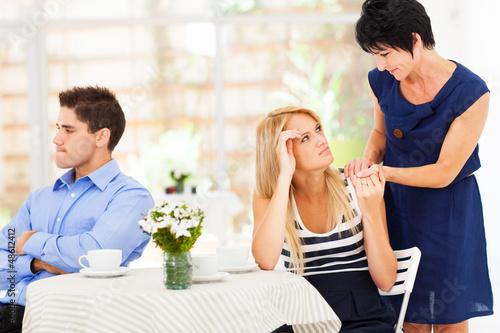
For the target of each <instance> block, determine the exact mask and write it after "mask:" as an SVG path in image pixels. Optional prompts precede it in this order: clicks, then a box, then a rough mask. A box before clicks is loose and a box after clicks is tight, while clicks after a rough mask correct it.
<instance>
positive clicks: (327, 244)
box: [252, 107, 397, 333]
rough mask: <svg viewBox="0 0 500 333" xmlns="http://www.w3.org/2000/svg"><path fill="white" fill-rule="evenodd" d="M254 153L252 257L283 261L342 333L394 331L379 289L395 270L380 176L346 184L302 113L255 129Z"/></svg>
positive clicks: (316, 122) (280, 115)
mask: <svg viewBox="0 0 500 333" xmlns="http://www.w3.org/2000/svg"><path fill="white" fill-rule="evenodd" d="M256 153H257V159H256V177H257V184H256V190H255V192H254V196H253V214H254V219H255V225H254V232H253V242H252V253H253V256H254V258H255V261H256V262H257V263H258V264H259V266H260V268H262V269H266V270H271V269H274V268H275V266H276V264H277V263H278V260H279V258H280V255H281V256H282V258H283V261H284V263H285V267H286V268H287V269H288V270H290V271H292V272H295V273H298V274H301V275H303V276H304V277H305V278H306V279H307V280H308V281H309V282H310V283H311V284H312V285H313V286H314V287H316V289H318V291H319V292H320V293H321V294H322V295H323V297H324V298H325V299H326V300H327V302H328V303H329V304H330V306H331V307H332V308H333V310H334V311H335V313H336V314H337V315H338V316H339V318H340V320H341V321H342V330H341V332H354V331H355V332H357V333H360V332H377V333H383V332H393V331H394V329H393V324H394V322H395V319H396V318H395V316H394V314H393V312H392V311H389V310H388V308H386V307H385V306H384V305H383V304H382V302H381V299H380V297H379V294H378V291H377V287H378V288H380V289H382V290H388V289H390V288H391V287H392V286H393V284H394V282H395V278H396V269H397V268H396V266H397V263H396V258H395V256H394V253H393V251H392V248H391V246H390V245H389V238H388V234H387V227H386V221H385V210H384V202H383V193H384V186H385V180H384V178H383V175H382V174H372V175H371V176H370V177H368V178H365V179H363V180H361V179H357V180H356V181H355V182H354V183H353V184H351V182H350V181H349V180H346V179H345V178H344V177H343V174H341V173H340V172H339V170H338V169H336V168H333V167H332V166H331V164H332V162H333V155H332V153H331V151H330V148H329V146H328V141H327V139H326V137H325V135H324V133H323V130H322V128H321V122H320V119H319V117H318V116H317V115H316V113H314V112H313V111H311V110H307V109H304V108H300V107H284V108H281V109H277V110H274V111H273V112H271V113H269V114H268V115H267V116H266V117H265V118H264V119H263V120H262V121H261V122H260V123H259V125H258V127H257V152H256ZM362 182H363V183H362ZM275 332H293V330H292V328H291V327H290V326H283V327H281V328H279V329H278V330H276V331H275Z"/></svg>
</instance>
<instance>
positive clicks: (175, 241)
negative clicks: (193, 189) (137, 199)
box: [138, 202, 205, 253]
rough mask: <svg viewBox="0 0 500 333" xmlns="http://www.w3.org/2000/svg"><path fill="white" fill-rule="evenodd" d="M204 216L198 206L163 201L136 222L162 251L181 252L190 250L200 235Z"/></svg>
mask: <svg viewBox="0 0 500 333" xmlns="http://www.w3.org/2000/svg"><path fill="white" fill-rule="evenodd" d="M204 217H205V214H204V212H203V211H202V210H201V209H200V208H196V209H193V208H190V207H189V206H188V205H187V204H186V203H184V202H183V203H182V204H178V203H174V204H169V203H167V202H165V203H163V204H161V205H159V206H156V207H154V208H153V209H151V210H150V211H149V212H148V215H146V216H145V217H144V218H143V219H142V220H140V221H139V222H138V223H139V225H140V226H141V228H142V229H143V230H144V232H146V233H148V234H150V235H151V236H152V237H153V241H154V242H155V243H156V245H157V246H159V247H160V248H161V249H162V250H163V251H164V252H167V253H182V252H188V251H189V250H191V248H192V247H193V246H194V243H196V240H197V239H198V237H200V235H201V224H202V222H203V219H204Z"/></svg>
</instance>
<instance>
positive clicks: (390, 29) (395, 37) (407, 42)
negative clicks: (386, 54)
mask: <svg viewBox="0 0 500 333" xmlns="http://www.w3.org/2000/svg"><path fill="white" fill-rule="evenodd" d="M413 33H417V34H419V35H420V37H421V39H422V42H423V45H424V47H425V48H427V49H432V48H434V45H435V42H434V36H433V34H432V27H431V20H430V18H429V16H428V15H427V13H426V12H425V8H424V7H423V6H422V5H421V4H420V3H419V2H418V1H416V0H366V1H365V2H364V3H363V7H362V11H361V17H360V18H359V19H358V21H357V23H356V40H357V42H358V44H359V45H360V46H361V48H362V49H363V50H364V51H365V52H368V53H374V52H375V51H377V50H381V49H384V48H387V47H390V48H393V49H399V50H403V51H408V52H410V53H411V55H412V56H413V43H414V40H415V39H414V36H413Z"/></svg>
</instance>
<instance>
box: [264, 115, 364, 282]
mask: <svg viewBox="0 0 500 333" xmlns="http://www.w3.org/2000/svg"><path fill="white" fill-rule="evenodd" d="M298 113H303V114H307V115H309V116H311V117H312V118H313V119H314V120H315V121H316V122H318V124H320V125H321V121H320V119H319V117H318V115H317V114H316V113H315V112H314V111H311V110H308V109H305V108H301V107H296V106H286V107H283V108H280V109H276V110H274V111H272V112H270V113H268V114H267V116H266V117H265V118H264V119H262V120H261V121H260V122H259V124H258V125H257V133H256V168H255V169H256V190H257V193H258V194H259V195H260V196H262V197H264V198H271V197H272V196H273V194H274V190H275V188H276V184H277V182H278V176H279V165H278V159H277V156H276V146H277V144H278V138H279V135H280V133H281V132H282V131H283V128H284V126H285V124H286V123H287V122H288V120H289V119H290V118H291V117H293V116H294V115H296V114H298ZM324 172H325V179H326V187H327V191H328V205H327V214H328V215H327V216H328V221H330V223H331V225H330V227H331V230H333V229H334V228H335V227H336V226H337V225H340V223H341V222H342V219H343V218H345V219H346V220H347V221H348V223H349V227H350V228H351V230H352V231H353V232H355V231H356V226H355V224H354V213H353V210H352V207H351V205H350V203H349V193H348V191H347V188H346V186H345V180H344V178H343V177H342V175H341V173H340V172H339V170H338V169H337V168H333V167H331V166H329V167H328V168H326V169H325V171H324ZM293 193H294V187H293V184H291V185H290V191H289V194H288V207H287V214H286V231H285V235H286V236H285V237H286V242H287V243H288V245H289V247H290V258H291V267H290V269H292V270H294V271H295V272H297V273H299V274H302V273H303V272H304V255H303V253H302V242H301V240H300V238H299V236H298V235H297V232H296V230H297V225H296V224H297V222H296V221H295V218H294V211H293V204H292V198H293ZM339 233H340V228H339Z"/></svg>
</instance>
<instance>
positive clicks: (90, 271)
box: [80, 267, 130, 277]
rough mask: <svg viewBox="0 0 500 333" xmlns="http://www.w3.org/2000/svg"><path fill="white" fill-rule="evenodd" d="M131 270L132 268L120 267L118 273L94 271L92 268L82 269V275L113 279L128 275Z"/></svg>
mask: <svg viewBox="0 0 500 333" xmlns="http://www.w3.org/2000/svg"><path fill="white" fill-rule="evenodd" d="M129 270H130V267H120V268H119V269H117V270H116V271H94V270H93V269H90V268H82V269H80V273H82V274H83V275H86V276H91V277H113V276H120V275H123V274H125V273H127V272H128V271H129Z"/></svg>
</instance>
